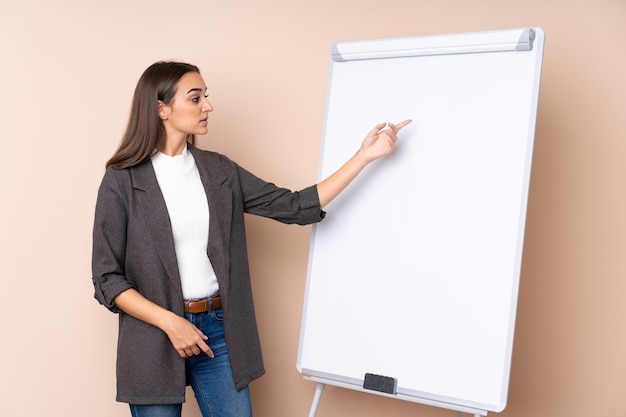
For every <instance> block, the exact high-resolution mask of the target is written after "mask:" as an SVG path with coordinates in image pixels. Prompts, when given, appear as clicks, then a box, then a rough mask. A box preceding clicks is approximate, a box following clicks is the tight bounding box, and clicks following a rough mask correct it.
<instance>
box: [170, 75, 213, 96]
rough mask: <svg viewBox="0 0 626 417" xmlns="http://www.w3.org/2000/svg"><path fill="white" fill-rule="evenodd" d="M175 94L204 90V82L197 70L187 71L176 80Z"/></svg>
mask: <svg viewBox="0 0 626 417" xmlns="http://www.w3.org/2000/svg"><path fill="white" fill-rule="evenodd" d="M177 85H178V91H177V92H176V93H177V94H182V95H187V94H189V93H190V92H194V91H195V92H204V91H205V90H206V84H205V83H204V80H203V79H202V76H201V75H200V74H198V73H197V72H188V73H187V74H185V75H183V76H182V77H181V78H180V80H178V84H177Z"/></svg>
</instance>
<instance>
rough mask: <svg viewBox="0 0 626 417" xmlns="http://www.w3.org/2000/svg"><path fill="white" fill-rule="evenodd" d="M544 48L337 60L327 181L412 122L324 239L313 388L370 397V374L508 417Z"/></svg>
mask: <svg viewBox="0 0 626 417" xmlns="http://www.w3.org/2000/svg"><path fill="white" fill-rule="evenodd" d="M543 41H544V34H543V31H542V30H541V29H539V28H532V29H513V30H506V31H494V32H479V33H464V34H452V35H437V36H429V37H415V38H399V39H389V40H375V41H362V42H349V43H339V44H336V45H335V46H334V47H333V51H332V55H331V65H330V74H329V88H328V96H327V106H326V119H325V127H324V137H323V146H322V153H321V159H320V170H319V178H320V179H322V178H325V177H327V176H328V175H330V174H331V173H332V172H334V171H335V170H336V169H337V168H339V167H340V166H341V165H342V164H343V163H344V162H345V161H346V160H347V159H348V158H349V157H350V156H351V155H352V154H353V153H354V152H355V151H356V150H357V149H358V146H359V145H360V142H361V140H362V139H363V136H364V135H365V133H366V132H368V131H369V130H370V129H371V128H372V127H373V126H374V125H375V124H376V123H378V122H381V121H390V122H400V121H402V120H404V119H408V118H410V119H413V123H411V124H410V125H409V126H407V127H405V128H404V129H403V130H402V131H401V132H400V134H399V141H398V144H397V148H396V150H395V151H394V153H393V154H392V155H390V156H388V157H386V158H383V159H381V160H379V161H376V162H374V163H372V164H371V165H370V166H368V167H367V168H366V170H365V171H364V172H363V173H362V174H361V175H360V176H359V177H358V178H357V179H356V180H355V182H354V183H353V184H351V185H350V187H349V188H348V189H347V190H346V191H345V192H344V193H343V194H342V195H340V196H339V197H338V198H337V199H336V200H335V201H333V202H332V203H331V204H330V205H329V206H328V207H327V208H326V209H327V211H328V214H327V217H326V219H325V220H324V221H323V222H321V223H319V224H317V225H315V226H314V229H313V234H312V238H311V246H310V254H309V267H308V276H307V285H306V293H305V301H304V309H303V317H302V327H301V336H300V346H299V352H298V363H297V367H298V370H299V372H301V373H302V374H303V375H305V376H312V377H319V378H323V380H324V381H325V382H327V383H330V384H332V383H334V382H336V383H337V385H339V386H346V385H347V386H348V387H349V388H353V389H357V390H360V389H361V387H362V384H363V379H364V375H365V373H374V374H377V375H383V376H388V377H393V378H396V379H397V387H398V388H397V393H398V395H399V396H401V397H402V399H408V400H410V401H415V402H425V403H432V402H433V401H434V402H435V403H436V404H437V405H440V406H442V407H449V408H452V409H454V408H455V407H457V406H459V407H470V408H472V409H477V410H484V411H496V412H498V411H502V410H503V409H504V408H505V406H506V399H507V392H508V383H509V371H510V364H511V355H512V347H513V335H514V329H515V313H516V306H517V293H518V287H519V277H520V268H521V260H522V249H523V239H524V226H525V218H526V205H527V197H528V187H529V181H530V168H531V160H532V150H533V140H534V129H535V118H536V111H537V100H538V94H539V80H540V72H541V60H542V55H543ZM368 392H372V391H368ZM374 393H375V392H374ZM439 403H440V404H439Z"/></svg>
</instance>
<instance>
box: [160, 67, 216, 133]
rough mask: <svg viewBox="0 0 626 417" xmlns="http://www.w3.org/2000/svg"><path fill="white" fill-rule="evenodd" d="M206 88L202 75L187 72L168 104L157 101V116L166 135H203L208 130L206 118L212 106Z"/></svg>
mask: <svg viewBox="0 0 626 417" xmlns="http://www.w3.org/2000/svg"><path fill="white" fill-rule="evenodd" d="M206 90H207V87H206V84H205V83H204V80H203V79H202V76H201V75H200V74H198V73H197V72H188V73H187V74H185V75H183V76H182V78H181V79H180V80H179V81H178V84H177V88H176V94H175V95H174V98H173V99H172V101H171V102H170V104H165V103H161V102H159V117H160V118H161V120H163V126H164V127H165V132H166V134H167V136H168V137H170V136H172V137H173V136H184V137H186V136H187V135H203V134H205V133H206V132H207V131H208V128H207V124H208V118H209V113H210V112H212V111H213V106H211V103H210V102H209V100H208V99H207V97H208V96H207V94H206Z"/></svg>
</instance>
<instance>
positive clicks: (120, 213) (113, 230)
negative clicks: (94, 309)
mask: <svg viewBox="0 0 626 417" xmlns="http://www.w3.org/2000/svg"><path fill="white" fill-rule="evenodd" d="M117 174H118V173H117V172H114V171H113V170H111V169H108V170H107V171H106V172H105V174H104V178H103V179H102V184H101V185H100V188H99V189H98V199H97V202H96V212H95V219H94V228H93V254H92V274H93V275H92V280H93V284H94V289H95V294H94V295H95V298H96V299H97V300H98V301H99V302H100V303H101V304H102V305H104V306H105V307H107V308H108V309H109V310H111V311H113V312H116V313H120V312H122V311H123V312H124V313H127V314H129V315H131V316H133V317H136V318H138V319H139V320H142V321H145V322H146V323H149V324H151V325H153V326H156V327H158V328H159V329H161V330H162V331H163V332H165V333H166V334H167V336H168V337H169V339H170V341H171V343H172V345H173V346H174V348H175V349H176V351H177V352H178V354H179V355H180V356H181V357H188V356H191V355H197V354H200V353H201V352H205V353H206V354H207V355H209V356H211V357H213V352H212V351H211V349H210V348H209V346H208V345H207V344H206V342H205V340H206V339H207V338H206V336H205V335H204V334H202V332H201V331H200V330H199V329H198V328H196V327H195V326H194V325H193V324H191V323H190V322H188V321H187V320H185V319H184V318H183V317H181V316H178V315H177V314H175V313H173V312H171V311H169V310H167V309H165V308H162V307H160V306H159V305H157V304H155V303H153V302H152V301H150V300H148V299H147V298H145V297H144V296H143V295H141V294H140V293H139V292H138V291H137V290H136V289H135V288H134V285H133V283H131V282H130V281H128V279H127V278H126V275H125V270H124V266H123V265H124V264H125V258H126V244H127V242H126V233H127V230H126V228H127V221H128V220H127V208H126V204H125V196H124V191H123V188H124V187H122V186H120V184H119V183H118V179H117V177H118V175H117Z"/></svg>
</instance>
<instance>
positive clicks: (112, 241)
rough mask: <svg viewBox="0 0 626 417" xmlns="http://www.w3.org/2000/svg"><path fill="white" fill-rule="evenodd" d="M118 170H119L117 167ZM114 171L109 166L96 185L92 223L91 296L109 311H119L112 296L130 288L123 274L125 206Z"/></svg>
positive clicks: (131, 285) (130, 284)
mask: <svg viewBox="0 0 626 417" xmlns="http://www.w3.org/2000/svg"><path fill="white" fill-rule="evenodd" d="M117 172H118V173H121V171H117ZM125 201H127V199H125V198H124V193H123V192H122V189H121V187H120V185H119V183H118V181H117V179H116V171H114V170H113V169H112V168H108V169H107V170H106V172H105V174H104V177H103V179H102V183H101V184H100V188H99V189H98V198H97V201H96V210H95V218H94V226H93V251H92V260H91V263H92V280H93V285H94V289H95V293H94V297H95V298H96V300H98V302H100V304H102V305H104V306H105V307H106V308H108V309H109V310H111V311H112V312H115V313H119V312H120V311H121V310H119V309H118V308H117V307H116V306H115V303H114V302H113V300H114V299H115V297H116V296H117V295H119V294H120V293H122V292H124V291H126V290H127V289H129V288H133V287H134V286H133V284H132V283H131V282H130V281H128V280H127V279H126V277H125V275H124V264H125V257H126V224H127V210H126V206H125Z"/></svg>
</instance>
